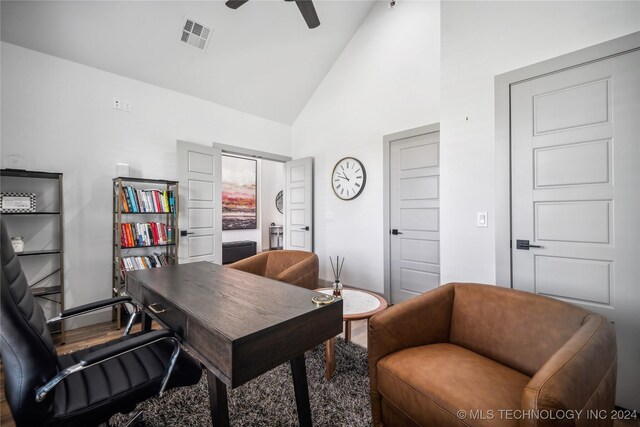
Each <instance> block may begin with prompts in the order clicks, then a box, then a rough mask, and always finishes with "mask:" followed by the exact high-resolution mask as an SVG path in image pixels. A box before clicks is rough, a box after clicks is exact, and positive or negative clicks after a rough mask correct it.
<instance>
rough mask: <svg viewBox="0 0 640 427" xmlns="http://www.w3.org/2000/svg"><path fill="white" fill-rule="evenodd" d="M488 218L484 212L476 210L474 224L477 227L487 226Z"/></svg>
mask: <svg viewBox="0 0 640 427" xmlns="http://www.w3.org/2000/svg"><path fill="white" fill-rule="evenodd" d="M488 223H489V218H488V216H487V213H486V212H478V220H477V222H476V226H478V227H488V226H489V224H488Z"/></svg>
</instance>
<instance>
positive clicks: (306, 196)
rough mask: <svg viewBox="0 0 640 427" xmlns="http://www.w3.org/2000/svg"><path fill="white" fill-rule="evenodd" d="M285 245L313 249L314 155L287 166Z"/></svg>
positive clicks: (285, 169)
mask: <svg viewBox="0 0 640 427" xmlns="http://www.w3.org/2000/svg"><path fill="white" fill-rule="evenodd" d="M284 248H285V249H295V250H299V251H308V252H313V158H312V157H305V158H303V159H298V160H291V161H289V162H286V163H285V167H284Z"/></svg>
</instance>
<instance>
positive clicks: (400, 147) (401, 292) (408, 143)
mask: <svg viewBox="0 0 640 427" xmlns="http://www.w3.org/2000/svg"><path fill="white" fill-rule="evenodd" d="M439 149H440V133H439V132H432V133H426V134H422V135H417V136H413V137H410V138H404V139H400V140H396V141H390V153H389V202H390V203H389V209H390V212H389V220H390V226H391V230H390V233H391V235H390V257H391V259H390V262H391V269H390V271H391V277H390V279H391V302H392V303H393V304H397V303H399V302H401V301H404V300H406V299H409V298H412V297H414V296H416V295H419V294H422V293H424V292H427V291H429V290H431V289H435V288H437V287H438V286H439V285H440V195H439V191H440V185H439V180H440V160H439V157H440V156H439Z"/></svg>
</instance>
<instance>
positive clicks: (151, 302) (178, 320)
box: [142, 288, 187, 337]
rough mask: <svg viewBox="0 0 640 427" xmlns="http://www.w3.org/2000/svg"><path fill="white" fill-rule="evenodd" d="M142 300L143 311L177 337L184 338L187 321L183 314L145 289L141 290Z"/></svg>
mask: <svg viewBox="0 0 640 427" xmlns="http://www.w3.org/2000/svg"><path fill="white" fill-rule="evenodd" d="M142 298H143V301H144V309H145V311H146V312H147V313H149V314H151V315H152V317H156V318H157V319H158V320H160V321H161V322H163V323H164V324H166V325H167V326H168V327H170V328H171V329H173V330H174V331H176V333H177V334H178V335H179V336H181V337H184V333H185V330H186V326H187V321H186V317H185V315H184V313H183V312H181V311H180V310H178V309H176V308H175V306H174V305H173V304H172V303H170V302H169V301H167V300H166V299H165V298H162V297H161V296H160V295H158V294H156V293H155V292H152V291H150V290H148V289H147V288H142Z"/></svg>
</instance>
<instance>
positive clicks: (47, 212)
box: [0, 169, 65, 343]
mask: <svg viewBox="0 0 640 427" xmlns="http://www.w3.org/2000/svg"><path fill="white" fill-rule="evenodd" d="M0 177H1V179H2V192H3V193H10V192H11V193H34V194H35V197H36V205H35V206H36V207H35V212H2V213H1V215H2V216H3V217H5V222H6V224H7V228H8V230H9V233H10V234H12V235H14V236H15V235H16V234H18V233H20V234H23V235H24V236H23V237H24V238H25V242H26V243H25V246H26V249H27V250H24V251H22V252H18V253H16V255H17V256H18V257H20V258H23V261H22V262H21V264H22V263H23V262H24V263H25V264H23V268H26V269H27V270H28V271H29V272H31V271H36V272H37V274H38V275H39V276H41V277H33V278H30V279H29V281H30V283H29V286H30V288H31V292H32V293H33V295H34V296H36V297H38V299H39V300H40V301H41V302H42V303H43V304H46V303H47V302H50V303H52V304H54V305H53V307H52V309H53V312H51V313H49V314H48V317H49V316H56V315H57V314H58V313H60V312H61V311H63V310H64V289H65V284H64V213H63V212H64V208H63V206H64V204H63V185H62V173H59V172H43V171H30V170H22V169H1V170H0ZM47 227H50V228H51V230H52V231H53V234H54V235H52V238H53V243H54V244H55V246H56V247H55V248H54V249H50V248H46V246H49V245H48V244H46V243H44V242H43V241H42V240H41V239H40V240H39V239H38V237H37V234H38V233H39V232H41V231H42V230H43V229H44V228H47ZM45 234H46V233H45ZM34 245H35V247H33V246H34ZM51 257H55V258H57V263H56V262H55V261H52V258H51ZM55 258H54V259H55ZM27 261H28V263H27ZM55 264H57V267H56V266H55ZM48 265H53V267H52V268H51V269H50V271H47V270H49V269H46V272H45V273H44V276H42V274H43V273H42V272H41V270H42V269H45V267H46V266H48ZM33 274H34V275H35V274H36V273H33ZM29 276H30V275H28V277H29ZM45 308H46V307H45ZM45 314H46V310H45ZM51 328H52V329H51V332H53V333H59V334H60V342H62V343H64V342H65V325H64V322H58V323H56V324H54V325H51Z"/></svg>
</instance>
